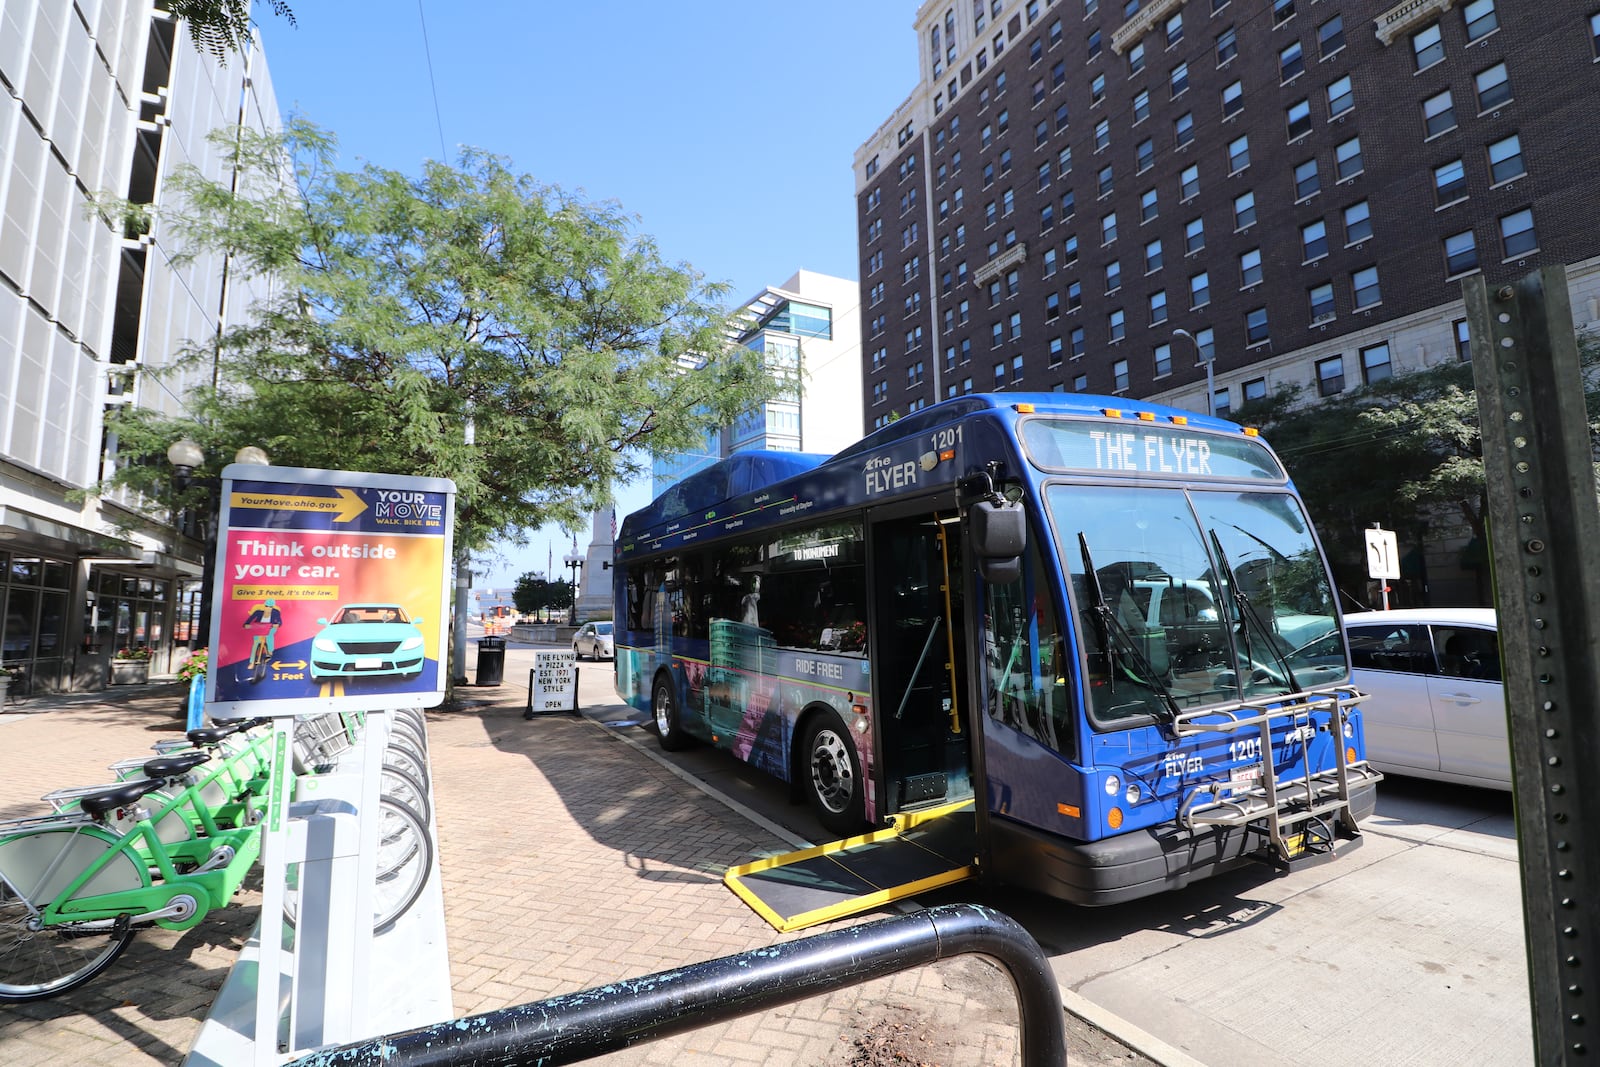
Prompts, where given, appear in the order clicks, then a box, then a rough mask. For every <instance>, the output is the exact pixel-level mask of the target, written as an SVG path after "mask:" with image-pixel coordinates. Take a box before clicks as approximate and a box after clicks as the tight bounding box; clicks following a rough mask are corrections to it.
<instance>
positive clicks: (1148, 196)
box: [1139, 189, 1161, 222]
mask: <svg viewBox="0 0 1600 1067" xmlns="http://www.w3.org/2000/svg"><path fill="white" fill-rule="evenodd" d="M1160 214H1161V205H1160V202H1159V198H1158V197H1157V195H1156V191H1155V190H1154V189H1146V190H1145V191H1144V192H1142V193H1140V194H1139V221H1140V222H1149V221H1151V220H1152V219H1155V218H1156V217H1158V216H1159V215H1160Z"/></svg>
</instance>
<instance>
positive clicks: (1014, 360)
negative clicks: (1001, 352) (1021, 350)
mask: <svg viewBox="0 0 1600 1067" xmlns="http://www.w3.org/2000/svg"><path fill="white" fill-rule="evenodd" d="M1011 380H1012V381H1014V382H1020V381H1022V357H1021V356H1012V357H1011Z"/></svg>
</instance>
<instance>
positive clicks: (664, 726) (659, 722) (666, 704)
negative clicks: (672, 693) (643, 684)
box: [656, 689, 672, 733]
mask: <svg viewBox="0 0 1600 1067" xmlns="http://www.w3.org/2000/svg"><path fill="white" fill-rule="evenodd" d="M671 706H672V701H671V700H670V699H669V698H668V697H667V694H666V693H665V692H663V691H661V690H659V689H658V690H657V691H656V729H657V730H659V731H660V732H661V733H666V732H667V731H668V730H670V729H671V728H672V716H671V715H670V714H669V712H668V709H669V708H671Z"/></svg>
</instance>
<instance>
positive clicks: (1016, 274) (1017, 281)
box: [1006, 270, 1022, 296]
mask: <svg viewBox="0 0 1600 1067" xmlns="http://www.w3.org/2000/svg"><path fill="white" fill-rule="evenodd" d="M1021 285H1022V272H1021V271H1020V270H1008V271H1006V295H1007V296H1016V295H1017V290H1018V289H1019V288H1020V287H1021Z"/></svg>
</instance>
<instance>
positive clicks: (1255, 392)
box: [1239, 378, 1267, 404]
mask: <svg viewBox="0 0 1600 1067" xmlns="http://www.w3.org/2000/svg"><path fill="white" fill-rule="evenodd" d="M1239 392H1240V394H1241V395H1242V396H1243V398H1244V402H1245V403H1246V404H1248V403H1250V401H1252V400H1265V399H1266V398H1267V380H1266V379H1265V378H1251V379H1250V380H1249V381H1247V382H1245V383H1244V384H1243V385H1242V386H1240V387H1239Z"/></svg>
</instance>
